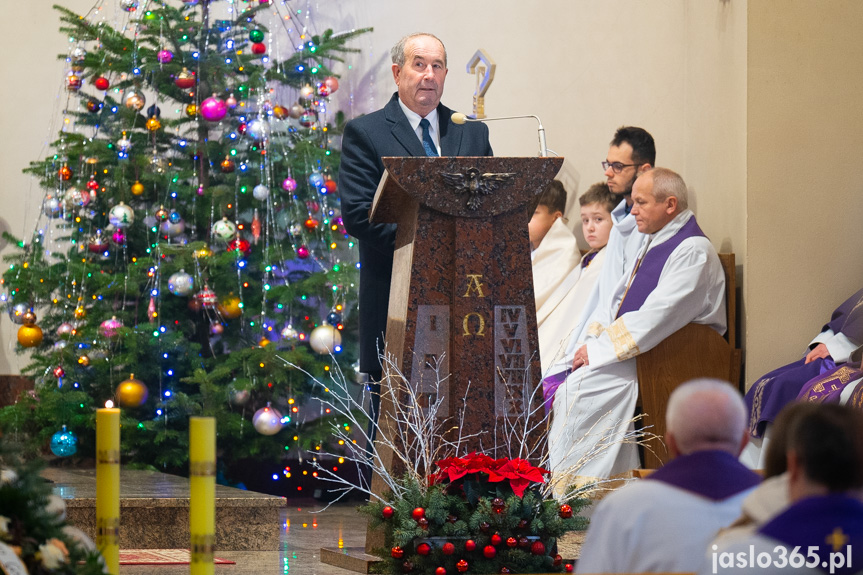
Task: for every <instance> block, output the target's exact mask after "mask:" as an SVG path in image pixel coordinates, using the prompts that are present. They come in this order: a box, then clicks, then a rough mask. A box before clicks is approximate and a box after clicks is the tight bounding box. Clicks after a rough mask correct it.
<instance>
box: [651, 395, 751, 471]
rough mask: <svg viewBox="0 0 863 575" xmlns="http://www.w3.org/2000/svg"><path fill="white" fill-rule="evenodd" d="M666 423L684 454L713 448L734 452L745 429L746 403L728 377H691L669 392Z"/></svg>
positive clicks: (734, 453) (735, 454) (735, 453)
mask: <svg viewBox="0 0 863 575" xmlns="http://www.w3.org/2000/svg"><path fill="white" fill-rule="evenodd" d="M665 425H666V429H667V431H668V432H669V433H671V434H672V435H673V436H674V439H675V441H676V443H677V447H678V449H679V450H680V452H681V453H682V454H684V455H685V454H689V453H692V452H694V451H703V450H707V449H716V450H721V451H727V452H729V453H731V454H733V455H734V456H737V455H738V451H739V450H740V442H741V440H742V439H743V434H744V433H745V431H746V405H745V404H744V403H743V397H742V396H741V395H740V392H739V391H738V390H737V389H735V388H734V386H732V385H731V384H730V383H728V382H727V381H722V380H721V379H708V378H702V379H693V380H692V381H688V382H686V383H684V384H683V385H681V386H680V387H678V388H677V389H675V390H674V391H673V392H672V393H671V397H669V398H668V407H667V409H666V412H665Z"/></svg>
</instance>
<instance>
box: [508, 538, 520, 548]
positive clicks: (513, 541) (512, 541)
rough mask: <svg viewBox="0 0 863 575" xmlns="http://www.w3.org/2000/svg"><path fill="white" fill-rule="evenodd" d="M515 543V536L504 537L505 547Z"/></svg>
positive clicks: (513, 545) (516, 543) (512, 545)
mask: <svg viewBox="0 0 863 575" xmlns="http://www.w3.org/2000/svg"><path fill="white" fill-rule="evenodd" d="M516 545H518V539H516V538H515V537H507V538H506V546H507V547H515V546H516Z"/></svg>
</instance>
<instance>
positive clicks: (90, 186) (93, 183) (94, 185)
mask: <svg viewBox="0 0 863 575" xmlns="http://www.w3.org/2000/svg"><path fill="white" fill-rule="evenodd" d="M87 189H88V190H91V191H93V192H95V191H96V190H98V189H99V182H97V181H96V176H90V181H89V182H87Z"/></svg>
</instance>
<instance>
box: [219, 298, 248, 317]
mask: <svg viewBox="0 0 863 575" xmlns="http://www.w3.org/2000/svg"><path fill="white" fill-rule="evenodd" d="M218 308H219V313H221V314H222V317H224V318H226V319H237V318H238V317H240V316H241V315H243V308H242V307H240V298H238V297H236V296H229V297H226V298H225V299H223V300H222V301H221V302H219V306H218Z"/></svg>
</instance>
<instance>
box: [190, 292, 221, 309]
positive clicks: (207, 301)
mask: <svg viewBox="0 0 863 575" xmlns="http://www.w3.org/2000/svg"><path fill="white" fill-rule="evenodd" d="M195 300H196V301H197V302H198V304H199V305H200V306H201V307H204V308H206V309H213V308H214V307H216V304H217V303H218V301H219V298H217V297H216V292H214V291H213V290H211V289H210V288H209V287H207V286H204V289H202V290H201V291H199V292H198V293H197V294H196V295H195Z"/></svg>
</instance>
